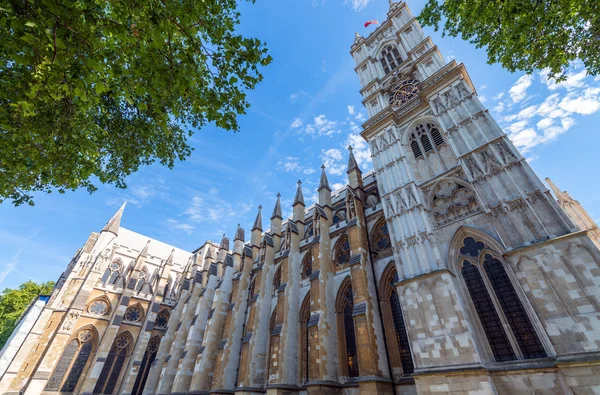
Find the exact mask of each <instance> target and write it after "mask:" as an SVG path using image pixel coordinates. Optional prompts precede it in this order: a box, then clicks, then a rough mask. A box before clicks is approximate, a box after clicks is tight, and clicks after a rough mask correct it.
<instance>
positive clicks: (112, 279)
mask: <svg viewBox="0 0 600 395" xmlns="http://www.w3.org/2000/svg"><path fill="white" fill-rule="evenodd" d="M122 272H123V263H122V262H121V260H120V259H117V260H114V261H112V262H111V263H110V264H109V265H108V267H107V268H106V270H105V271H104V274H103V275H102V279H101V280H100V281H101V282H102V285H103V286H105V285H106V284H107V283H108V284H115V283H116V282H117V279H118V278H119V277H120V276H121V273H122Z"/></svg>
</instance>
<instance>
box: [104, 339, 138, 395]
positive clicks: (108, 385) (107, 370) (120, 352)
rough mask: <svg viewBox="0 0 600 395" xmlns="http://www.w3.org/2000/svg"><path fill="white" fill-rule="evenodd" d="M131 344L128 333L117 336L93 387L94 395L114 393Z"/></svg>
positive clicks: (131, 340)
mask: <svg viewBox="0 0 600 395" xmlns="http://www.w3.org/2000/svg"><path fill="white" fill-rule="evenodd" d="M132 344H133V338H132V337H131V334H130V333H129V332H123V333H121V334H119V335H118V336H117V338H116V339H115V341H114V342H113V345H112V347H111V348H110V351H109V353H108V356H107V357H106V361H105V362H104V366H103V367H102V371H101V372H100V376H99V377H98V381H97V382H96V386H95V387H94V393H95V394H112V393H113V392H114V390H115V388H116V387H117V383H118V381H119V378H120V375H121V370H122V369H123V365H125V362H126V360H127V358H128V357H129V354H130V347H131V345H132Z"/></svg>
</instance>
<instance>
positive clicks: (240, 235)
mask: <svg viewBox="0 0 600 395" xmlns="http://www.w3.org/2000/svg"><path fill="white" fill-rule="evenodd" d="M244 237H245V236H244V229H243V228H242V227H241V226H240V224H238V226H237V230H236V231H235V237H234V238H233V240H234V241H236V240H239V241H241V242H244Z"/></svg>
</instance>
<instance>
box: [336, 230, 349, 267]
mask: <svg viewBox="0 0 600 395" xmlns="http://www.w3.org/2000/svg"><path fill="white" fill-rule="evenodd" d="M334 256H335V263H337V264H338V265H344V264H346V263H348V261H350V241H348V236H346V235H343V236H341V237H340V239H339V240H338V241H337V243H335V249H334Z"/></svg>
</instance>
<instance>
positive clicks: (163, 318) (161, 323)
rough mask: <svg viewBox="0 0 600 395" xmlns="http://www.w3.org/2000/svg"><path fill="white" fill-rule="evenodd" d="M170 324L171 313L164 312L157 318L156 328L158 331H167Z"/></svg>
mask: <svg viewBox="0 0 600 395" xmlns="http://www.w3.org/2000/svg"><path fill="white" fill-rule="evenodd" d="M168 323H169V313H168V312H166V311H162V312H160V313H159V314H158V316H157V317H156V321H155V322H154V327H155V328H157V329H165V328H166V327H167V324H168Z"/></svg>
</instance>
